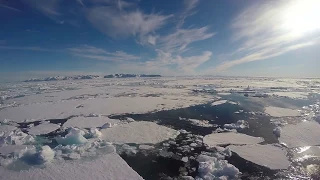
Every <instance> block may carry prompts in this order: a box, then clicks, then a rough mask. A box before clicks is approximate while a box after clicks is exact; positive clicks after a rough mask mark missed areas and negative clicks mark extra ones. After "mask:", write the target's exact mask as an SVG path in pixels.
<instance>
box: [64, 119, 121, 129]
mask: <svg viewBox="0 0 320 180" xmlns="http://www.w3.org/2000/svg"><path fill="white" fill-rule="evenodd" d="M119 122H120V120H116V119H109V118H108V117H81V116H78V117H73V118H70V119H69V120H68V121H67V122H65V123H64V124H63V127H78V128H92V127H102V126H103V125H104V124H105V123H110V124H111V125H114V124H117V123H119Z"/></svg>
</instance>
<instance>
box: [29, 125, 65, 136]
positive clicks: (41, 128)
mask: <svg viewBox="0 0 320 180" xmlns="http://www.w3.org/2000/svg"><path fill="white" fill-rule="evenodd" d="M59 128H60V126H59V125H57V124H52V123H45V124H39V125H38V126H34V127H32V128H30V129H29V130H28V134H31V135H41V134H48V133H50V132H52V131H55V130H57V129H59Z"/></svg>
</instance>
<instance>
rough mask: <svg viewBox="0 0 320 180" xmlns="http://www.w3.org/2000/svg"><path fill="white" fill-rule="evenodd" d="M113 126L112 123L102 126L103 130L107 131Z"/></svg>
mask: <svg viewBox="0 0 320 180" xmlns="http://www.w3.org/2000/svg"><path fill="white" fill-rule="evenodd" d="M112 126H113V125H112V124H111V123H108V122H107V123H105V124H104V125H102V126H101V129H107V128H111V127H112Z"/></svg>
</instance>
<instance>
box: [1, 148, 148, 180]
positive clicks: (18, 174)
mask: <svg viewBox="0 0 320 180" xmlns="http://www.w3.org/2000/svg"><path fill="white" fill-rule="evenodd" d="M0 174H1V179H5V180H17V179H24V180H42V179H68V180H88V179H94V180H113V179H130V180H142V179H143V178H142V177H141V176H140V175H139V174H138V173H137V172H135V171H134V170H133V169H132V168H131V167H130V166H129V165H128V164H127V163H126V162H125V161H124V160H123V159H122V158H121V157H120V156H119V155H118V154H116V153H110V154H106V155H104V156H102V157H99V158H95V159H94V160H91V161H81V160H74V161H64V160H62V161H60V162H59V163H51V164H48V165H47V166H45V167H44V168H32V169H30V170H28V171H12V170H9V169H6V168H4V167H2V166H1V167H0Z"/></svg>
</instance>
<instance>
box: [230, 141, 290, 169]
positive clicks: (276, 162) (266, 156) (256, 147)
mask: <svg viewBox="0 0 320 180" xmlns="http://www.w3.org/2000/svg"><path fill="white" fill-rule="evenodd" d="M228 147H229V148H230V149H231V151H233V152H235V153H237V154H238V155H239V156H240V157H242V158H244V159H246V160H248V161H251V162H253V163H255V164H258V165H260V166H265V167H268V168H270V169H287V168H288V167H289V164H290V162H289V161H288V158H287V156H286V154H287V152H286V151H285V150H284V149H282V148H280V147H276V146H274V145H271V144H266V145H260V144H250V145H243V146H235V145H230V146H228Z"/></svg>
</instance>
